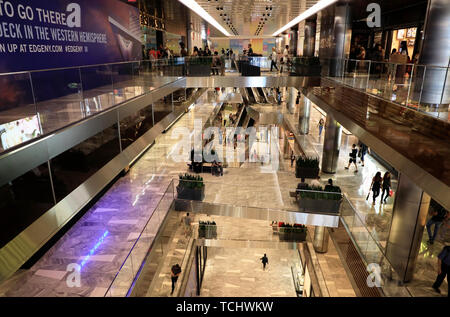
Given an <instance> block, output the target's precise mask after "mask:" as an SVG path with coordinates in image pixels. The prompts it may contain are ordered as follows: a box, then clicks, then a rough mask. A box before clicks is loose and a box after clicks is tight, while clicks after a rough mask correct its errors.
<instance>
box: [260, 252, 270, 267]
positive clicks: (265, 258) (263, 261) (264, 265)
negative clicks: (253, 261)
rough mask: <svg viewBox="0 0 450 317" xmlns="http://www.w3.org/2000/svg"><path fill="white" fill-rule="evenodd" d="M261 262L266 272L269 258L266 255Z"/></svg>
mask: <svg viewBox="0 0 450 317" xmlns="http://www.w3.org/2000/svg"><path fill="white" fill-rule="evenodd" d="M260 260H261V262H262V265H263V270H266V265H267V264H268V263H269V258H268V257H267V255H266V254H265V253H264V256H263V257H262V258H260Z"/></svg>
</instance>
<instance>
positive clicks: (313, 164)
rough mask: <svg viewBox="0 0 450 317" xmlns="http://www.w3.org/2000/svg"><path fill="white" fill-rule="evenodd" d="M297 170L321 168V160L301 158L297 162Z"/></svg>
mask: <svg viewBox="0 0 450 317" xmlns="http://www.w3.org/2000/svg"><path fill="white" fill-rule="evenodd" d="M296 167H297V168H300V167H301V168H319V158H315V157H307V156H305V157H303V156H299V157H298V158H297V162H296Z"/></svg>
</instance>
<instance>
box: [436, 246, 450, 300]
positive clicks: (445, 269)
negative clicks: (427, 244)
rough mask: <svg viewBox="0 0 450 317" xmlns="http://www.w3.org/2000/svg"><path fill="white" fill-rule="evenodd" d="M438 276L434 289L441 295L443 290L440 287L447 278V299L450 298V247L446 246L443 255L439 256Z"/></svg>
mask: <svg viewBox="0 0 450 317" xmlns="http://www.w3.org/2000/svg"><path fill="white" fill-rule="evenodd" d="M437 264H438V267H437V271H438V276H437V277H436V281H435V282H434V283H433V286H432V287H433V289H434V290H435V291H436V292H437V293H439V294H440V293H441V290H440V289H439V287H440V286H441V284H442V282H443V281H444V279H445V277H447V287H448V290H447V297H450V295H449V294H450V283H449V282H450V281H449V280H448V275H449V272H450V245H446V246H445V247H444V248H443V249H442V251H441V253H439V255H438V263H437Z"/></svg>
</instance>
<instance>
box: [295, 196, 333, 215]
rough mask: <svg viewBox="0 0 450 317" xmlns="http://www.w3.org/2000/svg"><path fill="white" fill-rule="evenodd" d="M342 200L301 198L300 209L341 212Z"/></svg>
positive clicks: (299, 201)
mask: <svg viewBox="0 0 450 317" xmlns="http://www.w3.org/2000/svg"><path fill="white" fill-rule="evenodd" d="M341 202H342V199H341V200H331V199H309V198H301V197H300V198H299V200H298V206H299V207H300V209H304V210H306V211H311V212H326V213H339V209H340V206H341Z"/></svg>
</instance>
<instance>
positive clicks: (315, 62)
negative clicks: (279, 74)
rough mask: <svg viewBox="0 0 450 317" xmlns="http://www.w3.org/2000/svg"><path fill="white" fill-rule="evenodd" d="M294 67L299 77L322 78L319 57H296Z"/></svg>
mask: <svg viewBox="0 0 450 317" xmlns="http://www.w3.org/2000/svg"><path fill="white" fill-rule="evenodd" d="M292 65H293V66H294V69H295V74H296V75H297V76H320V71H321V66H320V59H319V58H318V57H315V56H314V57H305V56H301V57H295V58H294V59H293V62H292Z"/></svg>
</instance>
